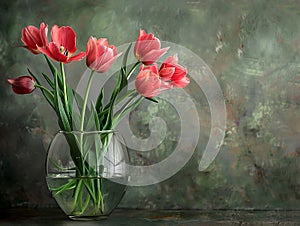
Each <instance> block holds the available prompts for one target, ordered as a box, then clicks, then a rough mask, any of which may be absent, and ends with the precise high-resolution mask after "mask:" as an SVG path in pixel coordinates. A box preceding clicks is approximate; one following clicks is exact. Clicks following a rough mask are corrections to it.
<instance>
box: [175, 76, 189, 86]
mask: <svg viewBox="0 0 300 226" xmlns="http://www.w3.org/2000/svg"><path fill="white" fill-rule="evenodd" d="M189 83H190V80H189V79H188V78H187V77H183V78H181V79H178V80H173V81H172V85H174V86H176V87H178V88H184V87H186V86H187V85H188V84H189Z"/></svg>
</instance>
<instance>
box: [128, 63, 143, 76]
mask: <svg viewBox="0 0 300 226" xmlns="http://www.w3.org/2000/svg"><path fill="white" fill-rule="evenodd" d="M140 63H141V62H139V61H138V62H136V63H135V64H134V65H133V67H132V68H131V70H130V71H129V73H128V75H127V80H129V78H130V76H131V75H132V74H133V72H134V71H135V69H136V68H137V66H139V64H140Z"/></svg>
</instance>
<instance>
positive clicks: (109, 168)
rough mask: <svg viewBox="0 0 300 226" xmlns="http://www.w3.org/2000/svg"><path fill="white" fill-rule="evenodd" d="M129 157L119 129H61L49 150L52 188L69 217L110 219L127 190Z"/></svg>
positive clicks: (48, 170)
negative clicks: (116, 130) (117, 131)
mask: <svg viewBox="0 0 300 226" xmlns="http://www.w3.org/2000/svg"><path fill="white" fill-rule="evenodd" d="M128 161H129V158H128V154H127V150H126V146H125V145H124V142H123V140H122V137H121V136H119V134H118V133H116V132H115V131H91V132H79V131H71V132H66V131H59V132H58V133H57V134H56V135H55V137H54V138H53V140H52V142H51V144H50V146H49V149H48V154H47V161H46V180H47V184H48V188H49V190H50V191H51V193H52V195H53V197H54V199H55V200H56V202H57V204H58V205H59V207H60V208H61V209H62V210H63V211H64V212H65V214H66V215H67V216H68V217H69V218H71V219H74V220H100V219H106V218H107V217H108V216H109V214H110V213H111V212H112V211H113V210H114V209H115V208H116V207H117V205H118V204H119V202H120V201H121V199H122V197H123V195H124V193H125V190H126V185H124V184H125V183H124V184H123V183H122V181H125V180H127V175H126V163H127V162H128Z"/></svg>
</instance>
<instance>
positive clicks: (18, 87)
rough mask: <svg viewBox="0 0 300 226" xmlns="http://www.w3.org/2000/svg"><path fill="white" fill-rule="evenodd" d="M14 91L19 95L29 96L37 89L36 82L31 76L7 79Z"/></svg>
mask: <svg viewBox="0 0 300 226" xmlns="http://www.w3.org/2000/svg"><path fill="white" fill-rule="evenodd" d="M7 82H8V83H9V84H10V85H11V87H12V90H13V91H14V92H15V93H17V94H29V93H31V92H32V91H33V90H34V89H35V83H36V82H35V80H34V78H33V77H31V76H29V75H25V76H21V77H18V78H12V79H7Z"/></svg>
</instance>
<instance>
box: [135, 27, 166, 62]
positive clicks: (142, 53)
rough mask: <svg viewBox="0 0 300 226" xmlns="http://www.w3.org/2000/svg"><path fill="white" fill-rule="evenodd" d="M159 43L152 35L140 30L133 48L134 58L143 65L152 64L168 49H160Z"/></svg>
mask: <svg viewBox="0 0 300 226" xmlns="http://www.w3.org/2000/svg"><path fill="white" fill-rule="evenodd" d="M160 47H161V46H160V41H159V39H158V38H156V37H155V36H154V35H153V34H151V33H150V34H147V33H146V32H145V31H144V30H140V33H139V37H138V39H137V41H136V43H135V46H134V55H135V57H136V58H137V59H138V60H139V61H140V62H142V63H143V64H145V65H150V64H153V63H154V62H156V61H157V60H158V58H160V57H161V56H162V55H164V54H165V53H166V52H167V50H168V49H169V47H166V48H163V49H161V48H160Z"/></svg>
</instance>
